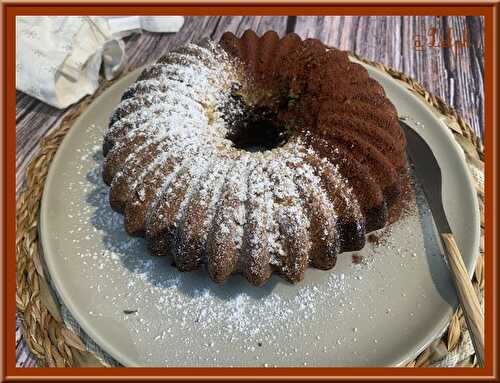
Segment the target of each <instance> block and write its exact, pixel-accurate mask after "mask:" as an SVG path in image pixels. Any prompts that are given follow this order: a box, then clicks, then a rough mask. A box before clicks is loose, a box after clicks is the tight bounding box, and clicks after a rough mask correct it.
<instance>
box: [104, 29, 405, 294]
mask: <svg viewBox="0 0 500 383" xmlns="http://www.w3.org/2000/svg"><path fill="white" fill-rule="evenodd" d="M122 100H123V101H122V103H121V104H120V105H119V106H118V107H117V109H116V110H115V112H114V113H113V116H112V118H111V122H110V127H109V129H108V132H107V134H106V136H105V140H104V153H105V156H106V161H105V166H104V173H103V177H104V180H105V182H106V183H108V184H110V185H111V190H110V203H111V206H112V208H113V209H115V210H116V211H118V212H120V213H123V214H124V215H125V227H126V230H127V232H128V233H130V234H131V235H136V236H144V237H146V239H147V241H148V243H149V245H150V247H151V250H152V252H153V253H154V254H157V255H171V256H172V257H173V259H174V262H175V264H176V266H177V267H178V268H179V270H182V271H190V270H195V269H198V268H200V267H201V266H202V265H203V264H205V265H206V266H207V269H208V272H209V275H210V277H211V279H212V280H214V281H216V282H219V283H221V282H224V281H225V280H226V279H227V278H229V276H230V275H231V274H233V273H241V274H243V275H244V276H245V277H246V278H247V279H248V280H249V281H250V282H251V283H253V284H255V285H262V284H263V283H265V282H266V281H267V280H268V279H269V278H270V277H271V274H272V273H273V272H277V273H279V274H280V275H281V276H282V277H284V278H285V279H286V280H288V281H290V282H297V281H300V280H301V279H302V278H303V274H304V271H305V269H306V268H307V267H308V265H311V266H313V267H316V268H320V269H330V268H332V267H333V266H334V265H335V261H336V256H337V254H338V253H340V252H344V251H353V250H359V249H361V248H362V247H363V246H364V244H365V235H366V233H368V232H370V231H373V230H377V229H380V228H382V227H384V226H385V225H386V223H387V219H388V215H389V212H390V210H391V208H392V207H393V206H394V205H395V203H396V202H397V201H398V199H399V197H400V195H401V190H402V187H403V183H404V182H405V180H406V172H407V160H406V154H405V145H406V143H405V138H404V134H403V132H402V130H401V128H400V126H399V123H398V117H397V113H396V110H395V108H394V106H393V105H392V103H391V102H390V101H389V100H388V99H387V97H386V96H385V93H384V90H383V88H382V87H381V86H380V85H379V84H378V83H377V82H376V81H375V80H373V79H371V78H370V77H369V76H368V72H367V71H366V69H365V68H363V67H362V66H361V65H359V64H356V63H353V62H351V61H350V60H349V58H348V56H347V54H346V53H345V52H343V51H340V50H337V49H334V48H327V47H326V46H325V45H323V44H322V43H321V42H320V41H318V40H314V39H307V40H301V39H300V38H299V37H298V36H297V35H295V34H289V35H287V36H286V37H284V38H282V39H280V38H279V37H278V35H277V34H276V33H275V32H267V33H266V34H264V35H263V36H262V37H258V36H257V35H256V34H255V33H254V32H252V31H246V32H245V33H244V34H243V36H242V37H241V38H237V37H236V36H235V35H233V34H232V33H229V32H228V33H225V34H224V35H223V36H222V38H221V40H220V43H219V44H214V43H205V44H203V45H201V46H197V45H187V46H185V47H182V48H180V49H178V50H176V51H174V52H172V53H169V54H167V55H166V56H164V57H163V58H161V59H160V60H159V61H158V63H157V64H155V65H153V66H152V67H150V68H148V69H146V70H145V71H144V72H143V73H142V74H141V76H140V78H139V79H138V82H137V83H136V84H134V85H133V86H132V87H131V88H130V89H129V90H127V92H125V94H124V96H123V99H122Z"/></svg>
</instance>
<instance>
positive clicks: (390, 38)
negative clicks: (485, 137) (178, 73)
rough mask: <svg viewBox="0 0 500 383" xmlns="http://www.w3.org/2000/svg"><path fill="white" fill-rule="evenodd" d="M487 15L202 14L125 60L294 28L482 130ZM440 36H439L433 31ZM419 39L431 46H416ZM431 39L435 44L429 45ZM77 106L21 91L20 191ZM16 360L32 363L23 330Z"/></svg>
mask: <svg viewBox="0 0 500 383" xmlns="http://www.w3.org/2000/svg"><path fill="white" fill-rule="evenodd" d="M483 26H484V19H483V18H482V17H476V16H461V17H458V16H453V17H436V16H428V17H415V16H404V17H399V16H377V17H371V16H361V17H360V16H223V17H221V16H210V17H203V16H196V17H187V18H186V20H185V23H184V26H183V27H182V29H181V30H180V31H179V32H178V33H176V34H152V33H144V34H141V35H139V34H136V35H133V36H131V37H129V38H127V40H126V53H127V56H128V63H127V66H128V68H129V69H133V68H137V67H139V66H142V65H144V64H147V63H150V62H152V61H154V60H155V59H156V58H158V57H159V56H161V55H162V54H163V53H164V52H166V51H167V50H169V49H170V48H172V47H175V46H178V45H181V44H183V43H185V42H188V41H196V40H199V39H200V38H203V37H210V38H212V39H218V38H219V37H220V36H221V35H222V33H224V32H225V31H232V32H235V33H237V34H242V33H243V31H245V30H246V29H253V30H255V31H257V32H258V33H264V32H266V31H268V30H275V31H277V32H278V33H279V34H280V35H281V36H283V35H284V34H286V33H287V32H295V33H297V34H299V35H300V36H301V37H316V38H319V39H321V40H322V41H323V42H324V43H326V44H329V45H333V46H335V47H338V48H341V49H345V50H350V51H353V52H355V53H357V54H358V55H360V56H362V57H364V58H367V59H370V60H374V61H378V62H381V63H383V64H385V65H388V66H391V67H393V68H395V69H397V70H399V71H401V72H404V73H405V74H407V75H409V76H411V77H413V78H414V79H416V80H417V81H419V82H420V83H421V84H422V85H423V86H424V87H425V88H426V89H427V90H428V91H430V92H432V93H435V94H436V95H438V96H440V97H441V98H443V100H445V102H446V103H448V105H451V106H453V107H455V108H456V109H457V110H458V112H459V113H460V114H461V115H462V117H464V118H465V120H466V121H468V122H469V124H470V125H471V126H472V127H473V129H474V130H475V132H476V134H478V135H479V136H482V132H483V129H484V107H483V101H484V100H483V97H484V92H483V79H484V63H483V57H484V56H483V52H484V32H483ZM432 35H434V37H435V41H433V39H432ZM418 41H420V42H421V43H422V44H424V45H425V47H424V48H423V49H421V50H418V49H416V46H415V44H416V42H418ZM429 44H432V45H433V46H432V47H429V46H428V45H429ZM71 109H72V107H70V108H68V109H65V110H58V109H56V108H53V107H51V106H48V105H46V104H44V103H42V102H40V101H38V100H36V99H34V98H32V97H30V96H28V95H26V94H24V93H22V92H17V94H16V123H17V128H16V133H17V137H16V144H17V148H16V160H17V161H16V172H17V173H16V174H17V191H18V192H19V190H20V187H21V185H22V182H23V178H24V170H25V168H26V165H27V164H28V163H29V161H30V159H31V158H32V157H33V155H34V154H35V153H36V151H37V149H38V144H39V141H40V139H41V138H42V137H43V136H44V135H45V134H46V133H47V132H48V131H50V130H52V129H54V128H56V127H57V126H58V125H59V123H60V121H61V119H62V118H63V117H64V115H65V114H66V113H67V112H68V111H70V110H71ZM18 365H33V359H32V358H31V357H30V356H29V354H28V353H27V352H26V350H25V348H24V347H23V344H22V342H21V341H20V340H19V338H18Z"/></svg>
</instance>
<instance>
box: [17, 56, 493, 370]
mask: <svg viewBox="0 0 500 383" xmlns="http://www.w3.org/2000/svg"><path fill="white" fill-rule="evenodd" d="M352 56H353V57H355V58H356V59H358V60H360V61H363V62H364V63H366V64H369V65H372V66H374V67H376V68H378V69H380V70H382V71H384V72H386V73H387V74H389V75H390V76H392V77H393V78H394V79H396V80H398V81H399V82H400V83H402V84H404V86H405V87H407V88H408V89H409V90H410V91H412V92H414V93H415V94H416V95H417V96H418V97H420V98H422V99H423V100H424V101H425V102H426V103H427V105H428V106H429V108H430V109H431V110H433V111H434V112H435V113H436V115H438V117H439V118H440V119H441V120H442V121H443V122H445V124H446V125H447V126H448V128H449V129H450V130H451V131H452V132H453V136H454V137H455V139H456V141H457V142H458V144H459V145H460V147H461V148H462V149H463V151H464V153H465V156H466V160H467V163H468V165H469V168H470V171H471V173H472V175H473V178H474V180H475V182H476V185H475V186H476V189H477V197H478V201H479V206H480V213H481V248H480V252H481V256H480V257H479V259H478V261H477V265H476V269H475V273H474V276H473V280H472V281H473V285H474V287H475V289H476V291H477V293H478V296H479V297H480V300H481V302H482V299H483V294H484V290H483V289H484V273H483V251H484V246H483V244H484V214H483V211H484V208H483V206H484V205H483V199H484V194H483V185H484V182H483V177H484V169H483V168H484V151H483V145H482V143H481V141H480V140H479V139H478V138H477V137H476V136H475V134H474V132H473V130H472V129H471V127H470V126H469V124H467V122H465V121H464V120H463V119H462V118H461V117H460V116H459V115H458V114H457V113H456V111H455V110H454V109H453V108H451V107H450V106H448V105H446V104H445V103H444V101H443V100H441V99H440V98H439V97H437V96H435V95H433V94H432V93H430V92H428V91H426V90H425V88H424V87H423V86H422V85H420V84H419V83H417V82H416V81H414V80H413V79H411V78H409V77H408V76H406V75H404V74H403V73H401V72H398V71H396V70H394V69H392V68H389V67H386V66H384V65H383V64H380V63H377V62H373V61H368V60H365V59H362V58H360V57H358V56H357V55H354V54H352ZM110 85H111V82H105V83H103V84H102V86H101V87H100V90H99V91H98V93H97V94H95V95H93V96H89V97H87V98H86V99H85V100H84V101H82V102H81V103H80V105H79V106H78V107H77V108H76V109H75V110H74V111H72V112H71V113H70V114H69V115H67V116H66V117H65V118H64V120H63V121H62V123H61V125H60V126H59V127H58V128H57V129H56V130H55V131H53V132H51V133H50V134H49V135H47V136H46V137H44V138H43V139H42V141H41V143H40V152H39V153H38V154H37V155H36V156H35V157H34V158H33V160H32V161H31V162H30V164H29V166H28V167H27V170H26V178H25V183H24V187H23V191H22V192H21V193H20V195H19V197H18V199H17V206H16V207H17V230H16V253H17V290H16V303H17V308H18V310H19V311H20V313H21V314H22V317H23V320H22V331H23V336H24V340H25V341H26V343H27V345H28V348H29V349H30V351H31V352H32V353H33V354H34V355H35V356H36V357H37V358H38V362H39V365H40V366H48V367H53V366H54V367H96V366H103V367H104V366H110V365H117V364H115V363H109V362H107V361H109V358H103V353H102V352H101V351H100V350H96V348H95V344H94V343H93V342H91V340H90V338H88V336H87V335H86V334H84V333H83V331H76V330H75V326H74V324H71V323H68V321H67V318H66V315H63V314H62V313H63V312H67V309H65V308H63V310H62V309H61V306H60V303H59V301H58V299H57V298H56V295H55V293H54V291H53V290H52V288H51V286H50V281H49V280H48V274H47V273H46V272H45V271H44V267H43V259H42V254H41V252H40V249H39V238H38V212H39V207H40V200H41V197H42V192H43V188H44V183H45V179H46V176H47V172H48V169H49V165H50V163H51V161H52V159H53V157H54V154H55V153H56V151H57V149H58V147H59V145H60V143H61V141H62V139H63V138H64V137H65V135H66V133H67V132H68V130H69V129H70V127H71V126H72V123H73V121H74V120H75V119H76V118H77V117H78V116H79V115H80V114H81V113H82V112H83V111H84V110H85V109H86V108H87V106H88V105H89V104H90V103H91V102H92V101H93V100H94V99H95V98H96V97H98V96H99V95H100V94H101V93H102V91H103V90H105V89H106V88H107V87H109V86H110ZM79 330H80V329H79ZM77 334H79V335H77ZM111 360H112V359H111ZM428 366H435V367H452V366H460V367H466V366H468V367H473V366H476V361H475V358H474V350H473V348H472V343H471V340H470V337H469V333H468V331H467V327H466V323H465V319H464V316H463V314H462V311H461V309H460V308H459V309H458V310H457V311H456V312H455V313H454V314H453V316H452V317H451V318H450V323H449V326H448V328H447V329H446V331H445V332H444V333H443V334H442V336H441V337H440V338H438V339H436V340H434V341H433V342H432V343H431V344H430V345H429V346H428V347H427V348H426V349H425V350H423V351H422V352H421V353H420V354H419V356H418V357H417V358H416V359H415V360H413V361H411V362H410V363H408V367H428Z"/></svg>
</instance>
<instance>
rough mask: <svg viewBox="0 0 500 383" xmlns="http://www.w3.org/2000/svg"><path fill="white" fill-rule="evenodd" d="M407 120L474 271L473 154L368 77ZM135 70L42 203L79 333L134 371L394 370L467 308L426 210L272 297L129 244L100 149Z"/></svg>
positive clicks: (72, 148) (91, 117)
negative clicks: (431, 161)
mask: <svg viewBox="0 0 500 383" xmlns="http://www.w3.org/2000/svg"><path fill="white" fill-rule="evenodd" d="M367 69H368V70H369V72H370V75H371V76H372V77H374V78H375V79H377V80H378V81H379V82H380V83H381V84H382V85H383V86H384V88H385V90H386V92H387V95H388V97H389V98H390V99H391V100H392V102H393V103H394V104H395V105H396V107H397V109H398V113H399V115H400V116H407V117H408V120H409V124H410V125H411V124H412V121H418V124H413V127H415V129H416V130H418V132H419V133H420V134H421V136H422V137H423V138H424V139H425V140H426V141H427V142H428V143H429V145H430V146H431V148H432V150H433V151H434V153H435V155H436V158H437V160H438V162H439V164H440V166H441V168H442V174H443V177H444V179H443V192H444V195H445V196H446V198H445V201H444V202H445V209H446V213H447V216H448V218H449V221H450V224H451V227H452V229H453V231H454V233H455V236H456V238H457V241H458V245H459V247H460V250H461V252H462V255H463V257H464V260H465V263H466V265H467V268H468V270H469V272H471V271H472V270H473V266H474V263H475V260H476V257H477V255H478V245H479V233H480V231H479V213H478V206H477V201H476V199H475V195H474V190H473V187H472V183H471V179H470V176H469V174H468V171H467V168H466V164H465V160H464V155H463V153H462V152H461V150H460V148H459V147H458V146H457V144H456V143H455V141H454V139H453V137H452V135H451V133H450V132H449V131H448V129H447V128H446V126H445V125H444V124H443V123H442V122H441V121H440V120H439V118H438V116H436V115H435V114H433V112H432V111H430V110H429V108H428V107H427V106H426V105H425V104H424V103H423V102H421V101H420V100H419V99H417V98H416V97H415V96H414V95H412V94H411V93H410V92H409V91H408V90H406V89H405V88H403V87H402V86H401V85H400V84H399V83H398V82H397V81H395V80H393V79H392V78H390V77H389V76H388V75H386V74H384V73H382V72H380V71H378V70H376V69H373V68H372V67H367ZM137 75H138V72H135V73H133V74H130V75H128V76H127V77H125V78H124V79H122V80H120V81H119V82H117V83H116V84H115V85H113V86H112V87H111V88H110V89H108V90H107V91H106V92H105V93H104V94H103V95H101V96H100V97H99V98H98V99H96V101H95V102H94V103H93V104H92V105H91V106H90V107H89V108H88V109H87V110H86V111H85V112H84V113H83V114H82V115H81V116H80V117H79V118H78V120H77V121H76V122H75V124H74V126H73V127H72V128H71V130H70V131H69V132H68V134H67V136H66V137H65V139H64V141H63V143H62V144H61V146H60V148H59V150H58V152H57V154H56V156H55V158H54V161H53V163H52V165H51V168H50V171H49V175H48V178H47V182H46V186H45V190H44V195H43V199H42V206H41V217H40V220H41V222H40V234H41V242H42V247H43V251H44V255H45V260H46V263H47V266H48V269H49V272H50V274H51V277H52V279H53V282H54V285H55V287H56V289H57V290H58V293H59V295H60V297H61V298H62V300H63V302H64V303H65V304H66V305H67V307H68V308H69V310H70V311H71V313H72V314H73V316H74V317H75V318H76V319H77V320H78V321H79V323H80V324H81V326H82V327H83V329H84V330H85V331H86V332H87V333H88V334H89V335H90V336H91V337H92V338H93V339H94V340H95V341H96V342H97V343H98V344H99V345H100V346H101V347H102V348H103V349H104V350H106V351H107V352H108V353H109V354H111V355H112V356H113V357H114V358H116V359H117V360H118V361H119V362H121V363H123V364H124V365H126V366H304V365H306V366H396V365H401V364H403V363H405V362H406V361H408V360H410V359H411V358H413V357H415V356H416V355H417V353H418V352H420V351H421V350H422V349H423V348H424V347H425V346H426V345H428V344H429V343H430V342H431V341H432V340H433V339H434V338H435V337H436V336H438V335H439V334H440V333H441V332H442V331H443V330H444V328H445V327H446V324H447V323H448V321H449V319H450V316H451V314H452V312H453V310H454V308H455V307H456V306H457V299H456V295H455V293H454V289H453V286H452V282H451V279H450V276H449V273H448V270H447V268H446V266H445V263H444V260H443V258H442V256H441V253H442V251H441V247H440V244H439V241H438V240H437V239H436V238H437V237H436V233H435V227H434V224H433V221H432V217H431V216H430V213H429V211H428V208H427V207H426V204H425V201H424V200H423V199H422V198H417V200H418V209H417V210H418V213H417V214H413V215H410V216H407V217H406V218H405V219H403V220H401V221H400V222H398V223H397V224H395V225H393V226H392V227H391V229H390V232H389V233H386V234H385V239H386V240H385V242H384V243H383V244H380V245H378V246H376V245H374V244H370V243H368V244H367V246H365V248H364V249H363V250H362V251H360V252H357V253H356V255H358V256H359V257H357V259H360V258H362V259H363V262H361V264H357V263H353V261H352V259H353V258H352V255H353V254H350V253H345V254H343V255H341V256H340V257H339V260H338V263H337V266H336V267H335V269H334V270H333V271H327V272H325V271H319V270H314V269H310V270H308V271H307V273H306V276H305V281H304V282H303V283H300V284H298V285H290V284H287V283H286V282H284V281H282V280H281V279H279V278H278V277H273V279H272V280H271V282H270V283H268V284H267V285H266V286H265V287H263V288H254V287H251V286H250V285H249V284H248V283H247V282H246V280H244V279H243V278H242V277H239V276H235V277H233V278H232V279H231V280H230V281H229V282H228V283H227V284H225V285H224V286H217V285H215V284H213V283H212V282H210V281H209V280H208V278H207V276H206V273H204V272H203V271H200V272H194V273H179V272H178V271H177V270H176V269H174V268H172V267H171V266H170V261H169V260H168V259H166V258H155V257H152V256H150V255H149V254H148V252H147V250H146V249H145V246H144V242H143V240H141V239H132V238H130V237H128V236H127V235H126V233H125V232H124V229H123V226H122V216H121V215H119V214H117V213H114V212H112V210H111V208H110V207H109V204H108V188H107V187H106V186H105V185H104V184H103V182H102V180H101V174H100V165H101V161H102V151H101V143H102V136H103V131H104V129H105V127H106V125H107V122H108V118H109V115H110V113H111V110H112V109H113V107H114V106H115V105H116V104H117V103H118V102H119V99H120V97H121V95H122V93H123V91H124V90H125V89H126V88H127V86H128V85H129V84H131V83H132V82H133V81H134V80H135V78H136V77H137Z"/></svg>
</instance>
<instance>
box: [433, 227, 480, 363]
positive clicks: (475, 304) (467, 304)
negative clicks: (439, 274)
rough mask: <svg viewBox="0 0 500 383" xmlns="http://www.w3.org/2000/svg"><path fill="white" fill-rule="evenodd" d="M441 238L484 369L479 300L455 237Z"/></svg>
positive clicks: (445, 234) (448, 234)
mask: <svg viewBox="0 0 500 383" xmlns="http://www.w3.org/2000/svg"><path fill="white" fill-rule="evenodd" d="M441 238H442V239H443V244H444V247H445V249H446V255H447V258H448V264H449V265H450V268H451V273H452V275H453V279H454V281H455V286H456V289H457V293H458V300H459V301H460V306H462V311H463V312H464V316H465V321H466V322H467V327H468V329H469V333H470V336H471V340H472V344H473V345H474V350H475V351H476V357H477V360H478V362H479V365H480V366H481V367H484V318H483V313H482V311H481V306H480V305H479V300H478V299H477V294H476V290H475V289H474V286H472V282H471V280H470V278H469V274H468V273H467V269H466V268H465V264H464V261H463V259H462V255H461V254H460V250H459V249H458V246H457V243H456V241H455V237H453V234H451V233H442V234H441Z"/></svg>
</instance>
